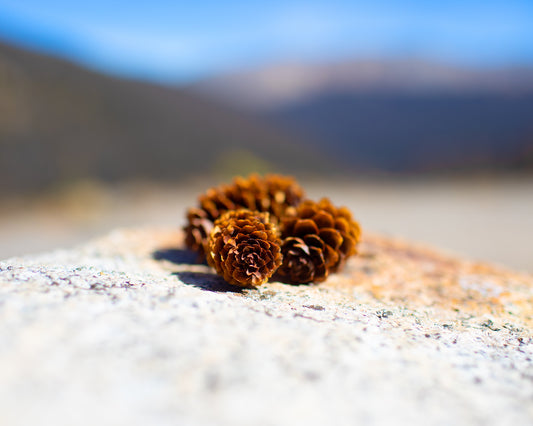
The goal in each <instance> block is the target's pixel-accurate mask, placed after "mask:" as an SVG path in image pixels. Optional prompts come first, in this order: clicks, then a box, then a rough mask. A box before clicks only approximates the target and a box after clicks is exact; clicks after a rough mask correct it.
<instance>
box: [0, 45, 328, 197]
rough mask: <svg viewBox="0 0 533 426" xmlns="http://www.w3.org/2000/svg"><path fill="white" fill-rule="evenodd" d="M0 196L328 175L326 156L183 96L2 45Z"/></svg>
mask: <svg viewBox="0 0 533 426" xmlns="http://www.w3.org/2000/svg"><path fill="white" fill-rule="evenodd" d="M0 149H1V154H0V194H15V193H19V194H20V193H25V192H32V191H39V190H43V189H46V188H49V187H53V186H54V185H61V184H67V185H68V184H69V183H71V182H76V181H79V180H84V179H95V180H99V181H103V182H114V181H120V180H128V179H133V180H136V179H140V180H142V179H151V180H169V181H175V180H177V179H183V178H187V177H189V176H194V177H205V176H206V175H208V174H211V173H213V172H215V173H221V174H223V175H230V174H235V173H247V172H249V171H251V170H260V171H280V172H292V173H296V174H298V172H306V171H309V170H314V171H316V172H317V173H326V172H328V171H330V170H333V169H334V168H337V167H338V166H336V165H335V164H334V163H333V162H329V160H328V156H327V155H325V154H324V152H321V151H320V150H318V151H316V152H315V151H313V148H310V147H308V146H306V145H305V144H303V143H302V141H301V140H299V139H298V138H295V137H293V136H290V135H288V134H287V133H284V132H281V131H278V130H277V129H275V128H274V127H273V126H268V125H265V124H264V123H261V121H260V120H257V119H253V118H251V117H245V116H244V115H243V114H239V113H235V112H232V111H229V110H228V109H227V108H224V107H221V106H217V105H215V104H214V103H213V102H209V101H207V100H205V99H201V98H200V97H198V96H197V95H195V94H191V93H190V92H187V91H185V90H182V89H180V88H176V87H165V86H159V85H155V84H150V83H145V82H139V81H132V80H126V79H119V78H115V77H110V76H107V75H103V74H99V73H96V72H93V71H89V70H87V69H84V68H82V67H80V66H78V65H75V64H73V63H70V62H67V61H64V60H61V59H56V58H53V57H49V56H46V55H42V54H38V53H35V52H30V51H27V50H23V49H20V48H17V47H13V46H10V45H7V44H2V43H0Z"/></svg>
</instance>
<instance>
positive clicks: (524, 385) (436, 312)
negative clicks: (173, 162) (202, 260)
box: [0, 229, 533, 426]
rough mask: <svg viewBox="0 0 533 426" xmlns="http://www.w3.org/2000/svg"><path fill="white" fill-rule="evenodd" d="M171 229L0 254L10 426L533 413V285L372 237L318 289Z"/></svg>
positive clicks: (2, 396) (509, 421)
mask: <svg viewBox="0 0 533 426" xmlns="http://www.w3.org/2000/svg"><path fill="white" fill-rule="evenodd" d="M180 247H182V236H181V235H180V234H179V233H177V232H174V231H172V230H165V229H161V230H155V229H138V230H122V231H116V232H113V233H112V234H110V235H109V236H107V237H104V238H102V239H100V240H96V241H93V242H90V243H88V244H86V245H84V246H81V247H78V248H76V249H72V250H66V251H56V252H52V253H48V254H43V255H38V256H28V257H24V258H13V259H9V260H6V261H3V262H0V323H1V324H2V325H1V328H0V330H1V331H0V401H1V402H0V408H1V409H0V424H2V425H28V424H54V425H69V426H70V425H91V426H92V425H94V424H99V425H121V424H123V425H126V424H127V425H132V426H133V425H146V424H157V425H176V424H179V425H231V426H239V425H247V426H248V425H295V424H305V425H325V424H335V425H344V424H346V425H354V424H365V425H385V424H395V425H398V424H400V425H526V424H533V362H532V359H533V341H532V333H531V325H532V307H533V278H532V277H531V276H527V275H520V274H516V273H513V272H509V271H504V270H499V269H497V268H494V267H492V266H489V265H484V264H475V263H470V262H466V261H463V260H459V259H454V258H452V257H450V256H446V255H443V254H439V253H436V252H434V251H431V250H428V249H426V248H423V247H417V246H413V245H411V244H409V243H405V242H401V241H392V240H388V239H384V238H379V237H373V236H366V237H365V241H364V243H363V244H362V247H361V255H360V256H358V257H356V258H354V259H351V260H350V261H349V262H348V265H347V267H346V268H345V269H344V271H343V272H342V273H341V274H337V275H334V276H331V277H330V278H329V279H328V280H327V281H326V282H324V283H322V284H320V285H317V286H290V285H284V284H280V283H269V284H265V285H263V286H261V287H259V288H258V289H257V290H243V289H238V288H234V287H231V286H229V285H227V284H225V283H224V281H223V280H221V279H220V278H219V277H217V276H216V275H213V273H212V271H211V270H210V269H209V268H208V267H207V266H204V265H195V264H194V259H195V256H194V255H193V254H191V253H190V252H187V251H185V250H182V249H180Z"/></svg>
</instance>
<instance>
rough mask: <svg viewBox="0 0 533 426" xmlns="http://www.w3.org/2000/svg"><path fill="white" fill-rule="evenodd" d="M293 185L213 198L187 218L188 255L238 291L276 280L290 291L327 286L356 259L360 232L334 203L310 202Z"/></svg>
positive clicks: (246, 187)
mask: <svg viewBox="0 0 533 426" xmlns="http://www.w3.org/2000/svg"><path fill="white" fill-rule="evenodd" d="M303 195H304V192H303V190H302V188H301V187H300V186H299V185H298V183H296V181H295V180H294V179H293V178H290V177H284V176H278V175H269V176H266V177H265V178H261V177H259V176H257V175H252V176H250V177H249V178H247V179H245V178H240V177H239V178H236V179H235V180H234V181H233V183H232V184H230V185H221V186H219V187H215V188H212V189H210V190H208V191H207V192H206V193H205V194H203V195H202V196H200V197H199V203H198V207H196V208H191V209H189V210H188V212H187V222H188V223H187V225H186V226H185V228H184V230H185V241H186V244H187V246H188V247H189V248H191V249H192V250H195V251H196V252H198V253H199V255H200V256H202V257H204V256H205V257H206V259H207V262H208V263H209V265H211V266H212V267H213V268H215V270H216V271H217V273H219V274H221V275H223V276H224V279H225V280H226V281H228V282H229V283H231V284H235V285H239V286H244V287H249V286H257V285H260V284H263V283H265V282H266V281H268V279H269V278H270V277H271V276H272V275H273V274H274V273H276V275H275V276H276V278H278V279H279V280H280V281H283V282H286V283H290V284H306V283H310V282H320V281H324V280H325V279H326V278H327V277H328V275H329V274H330V273H333V272H336V271H338V270H339V268H340V267H341V266H342V265H343V264H344V262H345V261H346V259H347V258H348V257H349V256H351V255H354V254H356V252H357V244H358V242H359V240H360V238H361V229H360V227H359V224H358V223H357V222H356V221H355V220H354V219H353V218H352V214H351V213H350V211H349V210H348V209H347V208H345V207H340V208H338V207H335V206H334V205H333V204H332V203H331V201H329V199H327V198H323V199H321V200H320V201H318V202H315V201H311V200H303Z"/></svg>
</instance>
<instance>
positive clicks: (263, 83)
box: [190, 59, 533, 110]
mask: <svg viewBox="0 0 533 426" xmlns="http://www.w3.org/2000/svg"><path fill="white" fill-rule="evenodd" d="M190 88H191V90H192V91H194V92H199V93H204V94H207V95H208V96H209V97H214V98H218V99H220V100H222V101H224V102H227V103H231V104H234V105H236V106H239V107H246V108H250V109H257V110H268V109H276V108H280V107H283V106H285V105H287V104H291V103H296V102H301V101H303V100H305V99H309V98H313V97H315V96H319V95H321V94H323V93H331V92H342V93H345V94H357V93H363V94H364V93H403V94H437V93H444V92H446V93H470V94H473V93H492V94H501V95H522V94H524V93H529V94H533V67H532V66H526V65H524V66H518V65H517V66H506V67H505V66H504V67H486V68H476V67H466V66H459V65H451V64H447V63H441V62H436V61H429V60H424V59H357V60H346V61H337V62H324V63H301V62H293V63H280V64H275V65H269V66H265V67H263V68H255V69H250V70H243V71H236V72H233V73H225V74H222V75H217V76H214V77H211V78H207V79H203V80H200V81H198V82H196V83H194V84H192V85H191V86H190Z"/></svg>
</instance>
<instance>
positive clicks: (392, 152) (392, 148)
mask: <svg viewBox="0 0 533 426" xmlns="http://www.w3.org/2000/svg"><path fill="white" fill-rule="evenodd" d="M269 117H270V118H271V120H272V121H273V122H274V123H276V124H278V125H279V124H282V125H284V126H285V127H286V128H288V129H291V130H292V131H298V132H300V133H301V135H302V136H309V137H313V138H315V140H316V141H317V142H316V143H317V145H321V144H322V141H329V149H330V151H329V152H330V153H331V154H332V155H334V156H337V157H338V158H344V159H346V163H347V164H349V165H350V166H352V167H355V168H358V169H359V170H366V169H369V168H375V169H382V170H388V171H427V170H464V169H486V170H494V169H505V168H512V167H514V166H515V165H518V164H521V161H522V162H523V160H525V156H526V155H527V152H528V150H529V149H530V148H531V147H532V145H533V95H523V96H520V95H515V96H504V95H495V94H486V93H480V94H452V95H449V94H443V93H441V94H436V93H434V94H419V95H417V94H405V93H404V94H397V93H396V94H390V95H384V94H375V93H374V94H346V93H341V94H335V93H331V94H324V95H322V96H316V97H313V98H311V99H308V100H306V101H303V102H299V103H295V104H292V105H285V106H283V107H281V108H279V109H276V110H275V111H271V112H270V113H269ZM523 166H524V167H526V164H523ZM530 166H531V164H530Z"/></svg>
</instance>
